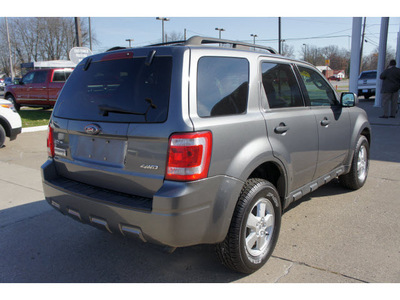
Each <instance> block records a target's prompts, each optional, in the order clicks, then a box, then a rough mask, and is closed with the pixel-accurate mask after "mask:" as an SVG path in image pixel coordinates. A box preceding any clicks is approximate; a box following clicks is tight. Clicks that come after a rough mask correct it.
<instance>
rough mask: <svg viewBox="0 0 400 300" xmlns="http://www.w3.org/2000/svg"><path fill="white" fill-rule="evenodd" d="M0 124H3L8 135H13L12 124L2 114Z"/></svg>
mask: <svg viewBox="0 0 400 300" xmlns="http://www.w3.org/2000/svg"><path fill="white" fill-rule="evenodd" d="M0 125H1V126H3V128H4V130H5V132H6V136H7V137H10V135H11V125H10V123H9V122H8V121H7V120H6V119H4V118H3V117H2V116H0Z"/></svg>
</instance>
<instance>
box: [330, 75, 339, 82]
mask: <svg viewBox="0 0 400 300" xmlns="http://www.w3.org/2000/svg"><path fill="white" fill-rule="evenodd" d="M329 80H336V81H340V80H342V78H341V77H340V76H338V75H336V74H335V75H332V76H331V77H329Z"/></svg>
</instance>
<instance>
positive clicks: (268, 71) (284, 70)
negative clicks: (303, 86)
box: [261, 62, 304, 108]
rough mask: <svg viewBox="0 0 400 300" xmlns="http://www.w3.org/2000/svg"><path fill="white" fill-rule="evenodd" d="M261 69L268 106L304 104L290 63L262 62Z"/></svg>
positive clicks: (279, 106)
mask: <svg viewBox="0 0 400 300" xmlns="http://www.w3.org/2000/svg"><path fill="white" fill-rule="evenodd" d="M261 69H262V83H263V86H264V90H265V94H266V95H267V99H268V104H269V108H282V107H299V106H304V102H303V99H302V97H301V94H300V88H299V86H298V84H297V81H296V77H295V75H294V73H293V70H292V68H291V66H290V65H287V64H278V63H270V62H263V63H262V67H261Z"/></svg>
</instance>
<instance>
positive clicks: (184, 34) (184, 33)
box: [183, 28, 186, 41]
mask: <svg viewBox="0 0 400 300" xmlns="http://www.w3.org/2000/svg"><path fill="white" fill-rule="evenodd" d="M183 39H184V40H185V41H186V28H184V29H183Z"/></svg>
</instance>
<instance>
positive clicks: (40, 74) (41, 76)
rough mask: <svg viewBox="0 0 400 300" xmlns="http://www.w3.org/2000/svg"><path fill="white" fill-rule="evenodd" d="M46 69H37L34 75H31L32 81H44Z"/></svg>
mask: <svg viewBox="0 0 400 300" xmlns="http://www.w3.org/2000/svg"><path fill="white" fill-rule="evenodd" d="M46 77H47V71H38V72H35V76H34V77H33V82H32V83H44V82H46Z"/></svg>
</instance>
